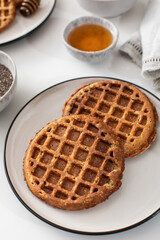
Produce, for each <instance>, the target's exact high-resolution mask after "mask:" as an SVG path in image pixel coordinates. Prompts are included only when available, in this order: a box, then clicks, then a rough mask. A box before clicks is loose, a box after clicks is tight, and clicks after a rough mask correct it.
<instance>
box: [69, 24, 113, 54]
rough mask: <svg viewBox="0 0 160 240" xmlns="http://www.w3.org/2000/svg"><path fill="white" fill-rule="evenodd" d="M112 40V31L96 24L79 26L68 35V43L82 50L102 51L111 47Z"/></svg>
mask: <svg viewBox="0 0 160 240" xmlns="http://www.w3.org/2000/svg"><path fill="white" fill-rule="evenodd" d="M112 42H113V36H112V33H111V32H110V31H109V30H108V29H107V28H105V27H102V26H100V25H96V24H84V25H81V26H78V27H76V28H75V29H73V30H72V31H71V32H70V34H69V36H68V43H69V44H70V45H71V46H72V47H74V48H77V49H79V50H82V51H100V50H103V49H105V48H107V47H109V46H110V45H111V44H112Z"/></svg>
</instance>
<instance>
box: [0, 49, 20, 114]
mask: <svg viewBox="0 0 160 240" xmlns="http://www.w3.org/2000/svg"><path fill="white" fill-rule="evenodd" d="M16 87H17V70H16V66H15V63H14V62H13V60H12V59H11V57H10V56H9V55H8V54H6V53H5V52H2V51H0V93H1V94H0V112H1V111H2V110H3V109H4V108H5V107H7V105H8V104H9V103H10V102H11V100H12V98H13V96H14V95H15V92H16Z"/></svg>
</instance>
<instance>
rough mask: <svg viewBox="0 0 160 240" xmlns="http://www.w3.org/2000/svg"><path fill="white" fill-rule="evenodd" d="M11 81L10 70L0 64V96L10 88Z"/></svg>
mask: <svg viewBox="0 0 160 240" xmlns="http://www.w3.org/2000/svg"><path fill="white" fill-rule="evenodd" d="M12 82H13V76H12V74H11V72H10V70H9V69H8V68H7V67H5V66H4V65H2V64H0V97H2V96H3V95H4V94H5V93H6V92H7V91H8V89H9V88H10V86H11V84H12Z"/></svg>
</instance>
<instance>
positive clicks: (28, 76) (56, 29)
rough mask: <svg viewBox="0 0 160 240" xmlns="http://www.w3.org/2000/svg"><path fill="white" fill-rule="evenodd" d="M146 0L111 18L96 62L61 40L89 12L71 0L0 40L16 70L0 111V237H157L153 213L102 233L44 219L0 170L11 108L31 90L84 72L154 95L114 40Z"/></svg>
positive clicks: (136, 19) (125, 34)
mask: <svg viewBox="0 0 160 240" xmlns="http://www.w3.org/2000/svg"><path fill="white" fill-rule="evenodd" d="M146 2H147V1H143V0H137V4H136V5H135V7H134V8H133V9H132V10H131V11H129V12H128V13H126V14H124V15H123V16H120V17H118V18H115V19H112V21H113V22H114V23H115V24H116V26H117V27H118V28H119V33H120V37H119V41H118V44H117V48H116V49H115V51H114V52H113V54H112V55H111V56H110V57H109V58H108V59H106V60H105V61H103V62H102V63H99V64H94V65H93V64H87V63H85V62H81V61H79V60H77V59H75V58H73V57H72V56H71V55H70V54H69V53H68V51H67V50H66V48H65V46H64V45H63V42H62V33H63V29H64V28H65V26H66V24H67V23H68V22H69V21H71V20H73V19H75V18H76V17H80V16H84V15H90V14H89V13H88V12H86V11H84V10H83V9H82V8H81V7H80V6H79V5H78V3H77V1H76V0H67V1H66V0H57V4H56V7H55V10H54V11H53V13H52V14H51V16H50V18H49V19H48V20H47V21H46V22H45V23H44V24H43V25H42V26H41V27H40V28H39V29H37V30H36V31H35V32H33V33H32V34H30V35H29V36H27V37H25V38H23V39H21V40H17V41H16V42H13V43H10V44H7V45H3V46H0V50H2V51H5V52H6V53H8V54H9V55H10V56H11V57H12V58H13V59H14V61H15V63H16V66H17V71H18V86H17V92H16V96H15V97H14V99H13V100H12V102H11V103H10V105H9V106H8V107H7V108H6V109H5V110H4V111H3V112H1V113H0V135H1V141H0V169H1V170H0V192H1V197H0V213H1V214H0V226H1V227H0V229H1V239H16V240H19V239H22V238H23V239H24V240H25V239H35V238H36V239H39V240H41V239H59V240H61V239H75V238H76V239H77V240H78V239H85V240H88V239H91V238H92V239H106V240H108V239H110V240H116V239H124V240H125V239H127V240H128V239H130V240H133V239H142V240H143V239H145V240H149V239H154V240H158V239H159V234H160V228H159V222H160V215H159V214H158V215H156V216H155V217H154V218H152V219H151V220H150V221H148V222H145V223H144V224H142V225H140V226H138V227H136V228H133V229H131V230H128V231H125V232H121V233H116V234H112V235H104V236H86V235H78V234H73V233H69V232H65V231H62V230H59V229H56V228H54V227H52V226H49V225H47V224H46V223H44V222H42V221H41V220H39V219H38V218H36V217H35V216H34V215H32V214H31V213H30V212H29V211H28V210H26V208H25V207H24V206H23V205H22V204H21V203H20V202H19V200H18V199H17V198H16V196H15V195H14V193H13V192H12V190H11V188H10V186H9V184H8V181H7V178H6V175H5V170H4V157H3V155H4V143H5V137H6V134H7V131H8V128H9V126H10V124H11V122H12V120H13V119H14V117H15V115H16V114H17V112H18V111H19V110H20V109H21V108H22V107H23V105H24V104H25V103H26V102H27V101H29V100H30V99H31V98H32V97H33V96H35V95H36V94H37V93H39V92H40V91H42V90H44V89H45V88H47V87H49V86H51V85H53V84H55V83H58V82H62V81H64V80H68V79H71V78H76V77H85V76H110V77H118V78H121V79H125V80H127V81H129V82H133V83H136V84H138V85H140V86H143V87H144V88H146V89H147V90H149V91H150V92H152V93H154V94H155V95H156V96H157V97H160V91H159V92H158V91H156V90H154V89H153V86H152V83H151V82H150V81H147V80H145V79H143V78H142V77H141V74H140V69H139V68H138V67H137V66H136V65H135V64H134V63H132V62H131V61H130V60H127V59H126V58H124V57H122V56H121V55H120V54H119V52H118V48H119V46H120V45H121V44H122V43H123V42H124V41H125V40H127V39H128V38H129V37H130V35H131V34H132V33H133V32H134V31H136V30H138V27H139V24H140V22H141V19H142V17H143V14H144V10H145V5H146ZM48 107H51V106H48ZM24 137H25V136H24ZM158 186H159V183H156V185H155V186H154V187H158ZM95 217H96V216H95ZM106 217H107V215H106Z"/></svg>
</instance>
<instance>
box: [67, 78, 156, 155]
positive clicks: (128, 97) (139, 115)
mask: <svg viewBox="0 0 160 240" xmlns="http://www.w3.org/2000/svg"><path fill="white" fill-rule="evenodd" d="M70 114H85V115H88V114H89V115H90V116H94V117H97V118H99V119H102V120H103V121H104V122H105V123H106V124H107V126H109V127H111V128H112V130H114V132H115V133H116V134H117V135H118V137H119V138H120V141H121V142H122V144H123V145H124V152H125V157H126V158H128V157H134V156H136V155H138V154H139V153H142V152H143V151H144V150H146V149H147V148H148V147H149V146H150V144H151V142H152V141H153V140H154V138H155V136H156V122H157V120H158V115H157V112H156V109H155V107H153V105H152V103H151V101H150V100H149V99H148V98H147V96H146V95H145V94H143V93H142V92H141V91H140V90H139V89H138V88H136V87H135V86H133V85H131V84H129V83H126V82H123V81H117V80H111V79H108V80H104V81H99V82H96V83H91V84H89V85H87V86H83V87H81V88H80V89H78V90H77V91H76V92H75V93H74V94H73V95H72V96H71V97H70V98H69V99H68V100H67V102H66V103H65V105H64V109H63V116H66V115H70Z"/></svg>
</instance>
